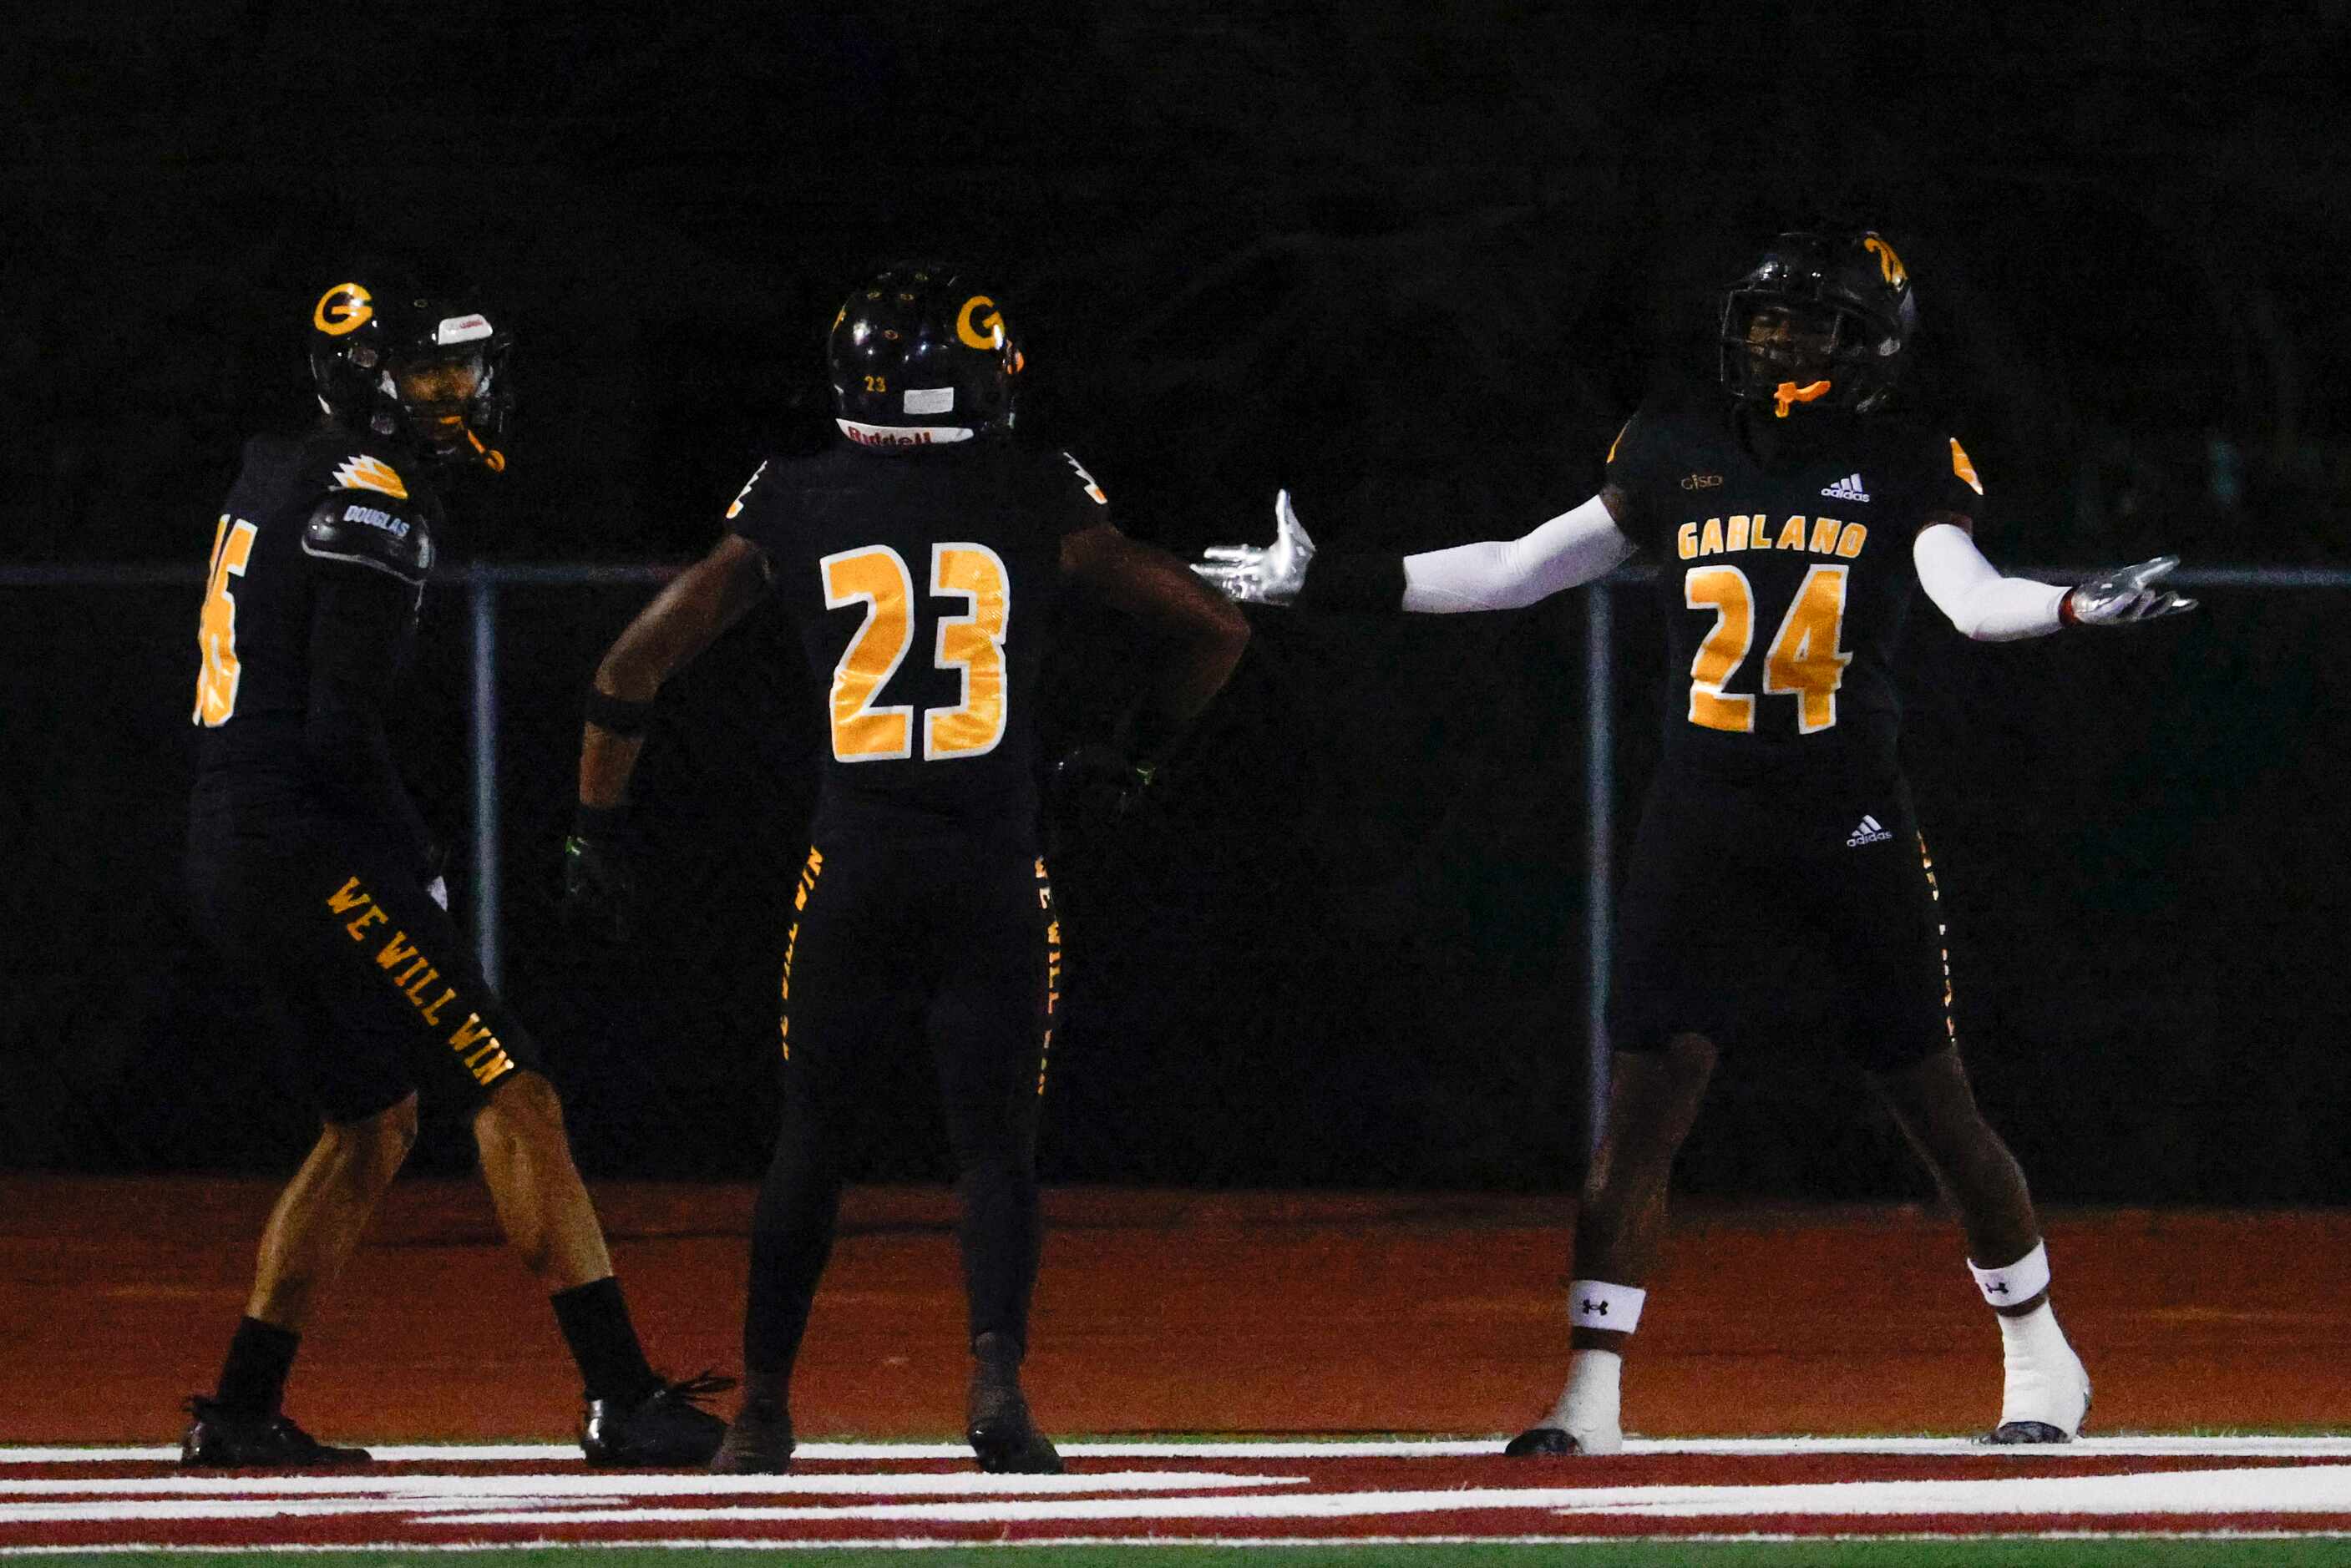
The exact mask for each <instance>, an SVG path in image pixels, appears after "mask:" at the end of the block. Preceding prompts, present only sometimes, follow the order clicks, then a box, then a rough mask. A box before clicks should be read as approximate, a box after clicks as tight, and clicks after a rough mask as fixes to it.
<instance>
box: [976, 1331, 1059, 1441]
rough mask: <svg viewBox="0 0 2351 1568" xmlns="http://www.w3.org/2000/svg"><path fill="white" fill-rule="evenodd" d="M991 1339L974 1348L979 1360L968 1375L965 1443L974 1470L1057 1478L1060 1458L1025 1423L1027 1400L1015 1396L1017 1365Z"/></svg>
mask: <svg viewBox="0 0 2351 1568" xmlns="http://www.w3.org/2000/svg"><path fill="white" fill-rule="evenodd" d="M1000 1343H1001V1342H1000V1341H998V1339H997V1336H996V1335H995V1334H982V1335H980V1337H979V1341H978V1343H977V1344H976V1345H974V1347H973V1348H974V1351H975V1353H976V1354H977V1355H978V1359H977V1361H976V1362H974V1363H973V1365H972V1369H971V1391H970V1397H969V1398H968V1399H967V1402H966V1404H965V1407H964V1408H965V1416H966V1418H965V1421H964V1432H963V1435H964V1438H965V1439H966V1440H967V1442H969V1443H970V1444H971V1451H972V1454H973V1455H974V1457H976V1458H977V1459H978V1461H979V1468H980V1469H983V1470H986V1471H987V1473H988V1474H989V1475H1020V1476H1057V1475H1060V1474H1061V1454H1060V1453H1059V1452H1057V1451H1056V1450H1055V1449H1054V1448H1053V1445H1052V1442H1051V1440H1050V1439H1049V1438H1047V1437H1046V1436H1045V1435H1044V1434H1043V1433H1042V1432H1040V1431H1039V1430H1038V1429H1037V1428H1036V1424H1035V1423H1034V1422H1032V1421H1031V1420H1030V1419H1029V1400H1028V1398H1027V1397H1026V1396H1025V1395H1023V1394H1022V1393H1021V1392H1020V1363H1019V1359H1018V1357H1017V1356H1007V1355H1003V1354H1002V1353H1001V1352H1000V1350H999V1349H998V1345H1000Z"/></svg>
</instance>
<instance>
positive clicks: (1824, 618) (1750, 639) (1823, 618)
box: [1682, 566, 1853, 735]
mask: <svg viewBox="0 0 2351 1568" xmlns="http://www.w3.org/2000/svg"><path fill="white" fill-rule="evenodd" d="M1852 571H1853V568H1852V567H1850V566H1813V567H1812V568H1810V569H1809V570H1807V571H1806V572H1805V573H1804V580H1803V583H1802V586H1801V587H1798V588H1797V590H1796V597H1795V600H1794V602H1793V603H1792V604H1790V605H1789V606H1788V613H1787V614H1786V615H1785V616H1783V617H1782V618H1781V621H1780V629H1779V631H1778V632H1776V633H1775V634H1773V636H1772V639H1771V648H1770V649H1769V650H1767V651H1766V652H1765V654H1764V656H1763V690H1764V691H1765V692H1767V693H1768V694H1770V695H1771V696H1775V697H1782V696H1793V697H1794V698H1796V700H1797V703H1796V728H1797V730H1798V732H1800V733H1802V734H1806V735H1810V734H1814V733H1816V732H1820V731H1822V730H1825V729H1828V728H1830V727H1831V726H1833V725H1834V724H1835V723H1836V721H1837V715H1836V694H1837V688H1838V687H1839V686H1841V685H1843V684H1844V667H1845V666H1846V665H1848V664H1850V663H1852V662H1853V655H1852V654H1850V653H1847V652H1845V651H1844V649H1842V648H1840V647H1839V646H1838V643H1839V642H1840V641H1841V640H1842V639H1843V636H1844V605H1845V585H1846V581H1847V579H1848V578H1849V577H1850V576H1851V575H1852ZM1682 602H1683V603H1684V604H1686V605H1687V606H1688V607H1690V608H1692V609H1711V610H1713V611H1714V614H1715V622H1714V626H1713V628H1712V629H1710V630H1709V631H1708V633H1707V634H1706V640H1705V641H1703V642H1701V643H1699V644H1698V657H1697V658H1696V659H1692V660H1691V661H1690V701H1689V720H1690V722H1691V723H1693V724H1703V725H1705V726H1706V727H1707V728H1708V729H1709V730H1728V731H1729V732H1732V733H1734V734H1742V735H1743V734H1751V733H1753V732H1754V729H1755V699H1754V698H1752V697H1750V696H1748V695H1746V694H1745V693H1743V692H1734V691H1723V689H1722V683H1723V682H1724V681H1726V680H1729V679H1730V674H1731V671H1733V670H1737V669H1738V668H1739V666H1740V663H1741V662H1742V661H1743V660H1745V659H1746V658H1747V651H1748V649H1750V648H1751V647H1753V646H1754V641H1755V590H1754V587H1753V585H1751V584H1750V583H1749V582H1748V580H1747V574H1746V573H1744V572H1742V571H1740V569H1739V568H1738V567H1736V566H1696V567H1692V568H1691V570H1690V572H1689V575H1688V576H1687V577H1686V578H1685V579H1684V580H1683V584H1682Z"/></svg>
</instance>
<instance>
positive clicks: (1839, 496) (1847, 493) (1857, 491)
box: [1821, 473, 1869, 501]
mask: <svg viewBox="0 0 2351 1568" xmlns="http://www.w3.org/2000/svg"><path fill="white" fill-rule="evenodd" d="M1821 493H1822V494H1823V495H1825V496H1827V497H1829V498H1830V499H1831V500H1833V501H1866V500H1868V499H1869V492H1868V491H1866V490H1864V489H1863V488H1862V487H1861V475H1860V474H1858V473H1848V474H1846V475H1845V476H1844V478H1843V479H1840V480H1838V481H1837V482H1836V483H1834V484H1829V485H1823V486H1822V488H1821Z"/></svg>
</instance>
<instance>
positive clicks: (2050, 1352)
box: [1998, 1302, 2090, 1436]
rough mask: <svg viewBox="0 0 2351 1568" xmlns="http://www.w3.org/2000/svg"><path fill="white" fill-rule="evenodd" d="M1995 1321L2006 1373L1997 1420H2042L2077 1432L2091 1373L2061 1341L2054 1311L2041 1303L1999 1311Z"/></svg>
mask: <svg viewBox="0 0 2351 1568" xmlns="http://www.w3.org/2000/svg"><path fill="white" fill-rule="evenodd" d="M1998 1322H1999V1324H2000V1344H2001V1365H2002V1367H2003V1368H2004V1370H2005V1372H2006V1375H2007V1376H2006V1379H2005V1382H2004V1383H2003V1385H2002V1386H2001V1397H2000V1420H2001V1425H2002V1426H2006V1425H2007V1424H2008V1423H2009V1422H2011V1421H2045V1422H2047V1423H2048V1424H2049V1425H2050V1426H2053V1427H2054V1428H2057V1429H2058V1430H2059V1431H2061V1432H2064V1433H2066V1434H2067V1435H2068V1436H2078V1435H2079V1434H2080V1432H2081V1430H2082V1418H2083V1417H2085V1416H2086V1415H2088V1414H2089V1412H2090V1375H2089V1373H2088V1372H2087V1371H2085V1369H2084V1368H2083V1366H2082V1358H2081V1357H2080V1356H2078V1355H2074V1347H2073V1345H2070V1344H2068V1343H2066V1339H2065V1331H2064V1329H2062V1328H2060V1327H2058V1326H2057V1314H2056V1312H2055V1311H2054V1310H2053V1309H2052V1308H2051V1306H2050V1305H2049V1303H2047V1302H2043V1303H2041V1304H2040V1305H2039V1306H2037V1307H2034V1308H2033V1309H2032V1311H2031V1312H2029V1313H2026V1314H2024V1315H2023V1316H2022V1317H2006V1316H2002V1317H2000V1318H1999V1319H1998Z"/></svg>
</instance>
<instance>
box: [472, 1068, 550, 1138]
mask: <svg viewBox="0 0 2351 1568" xmlns="http://www.w3.org/2000/svg"><path fill="white" fill-rule="evenodd" d="M474 1128H475V1134H476V1136H478V1137H500V1138H508V1139H512V1140H514V1141H516V1142H519V1143H526V1144H531V1145H534V1146H545V1145H552V1144H560V1143H562V1142H563V1141H564V1130H563V1100H562V1097H561V1096H559V1095H557V1094H556V1092H555V1085H553V1084H550V1083H549V1082H548V1081H547V1079H546V1077H545V1076H543V1075H540V1074H538V1073H534V1072H532V1071H530V1070H529V1069H528V1068H524V1069H523V1070H521V1071H520V1072H517V1073H516V1074H515V1075H513V1076H512V1077H511V1078H509V1079H508V1080H507V1082H506V1083H505V1084H503V1085H499V1088H498V1092H497V1093H496V1094H495V1095H493V1096H490V1100H489V1103H488V1104H487V1105H485V1106H483V1107H482V1109H481V1111H480V1113H479V1114H478V1115H477V1116H475V1120H474Z"/></svg>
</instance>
